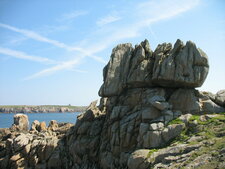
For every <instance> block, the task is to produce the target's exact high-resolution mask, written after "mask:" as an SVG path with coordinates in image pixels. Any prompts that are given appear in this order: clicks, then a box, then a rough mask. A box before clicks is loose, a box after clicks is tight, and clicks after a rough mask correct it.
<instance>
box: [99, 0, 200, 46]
mask: <svg viewBox="0 0 225 169" xmlns="http://www.w3.org/2000/svg"><path fill="white" fill-rule="evenodd" d="M198 4H199V0H189V1H186V0H173V1H171V0H158V1H147V2H142V3H140V4H138V5H137V7H136V8H134V9H132V10H130V11H129V12H130V13H129V14H127V16H129V17H132V19H131V18H124V20H126V19H127V20H128V19H130V20H132V22H129V23H128V24H125V25H118V26H115V25H113V26H112V27H111V28H110V29H112V31H111V32H110V33H107V36H106V37H105V38H103V39H102V42H101V43H100V44H101V45H103V46H105V47H107V46H108V45H110V44H112V43H115V42H120V41H121V40H123V39H128V38H134V37H138V36H140V35H141V34H142V32H143V30H144V29H146V28H150V33H151V34H153V36H155V33H154V32H153V31H152V30H151V25H152V24H154V23H157V22H160V21H163V20H166V19H172V18H174V17H176V16H178V15H181V14H182V13H185V12H187V11H189V10H191V9H193V8H194V7H196V6H197V5H198ZM162 9H163V10H162ZM107 29H108V27H107ZM155 38H157V37H156V36H155Z"/></svg>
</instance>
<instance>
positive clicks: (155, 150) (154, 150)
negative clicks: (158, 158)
mask: <svg viewBox="0 0 225 169" xmlns="http://www.w3.org/2000/svg"><path fill="white" fill-rule="evenodd" d="M158 150H159V149H155V148H154V149H150V150H149V152H148V155H147V158H149V157H151V155H152V154H153V153H154V152H157V151H158Z"/></svg>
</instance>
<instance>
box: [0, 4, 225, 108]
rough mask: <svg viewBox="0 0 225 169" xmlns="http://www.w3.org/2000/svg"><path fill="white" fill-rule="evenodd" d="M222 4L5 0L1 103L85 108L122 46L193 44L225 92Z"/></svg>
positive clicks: (212, 87) (0, 19)
mask: <svg viewBox="0 0 225 169" xmlns="http://www.w3.org/2000/svg"><path fill="white" fill-rule="evenodd" d="M224 11H225V1H224V0H157V1H156V0H149V1H147V0H120V1H113V0H107V1H103V0H99V1H93V0H92V1H91V0H89V1H87V0H86V1H77V0H67V1H63V0H48V1H46V0H38V1H35V0H19V1H18V0H0V37H1V38H0V78H1V83H0V104H1V105H14V104H16V105H20V104H23V105H24V104H27V105H43V104H61V105H62V104H72V105H88V104H89V103H90V102H91V101H93V100H95V99H98V94H97V92H98V90H99V88H100V86H101V84H102V69H103V67H104V66H105V64H106V63H107V62H108V60H109V57H110V54H111V51H112V48H113V47H115V45H117V44H118V43H128V42H130V43H132V44H133V46H134V45H135V44H138V43H140V42H141V41H143V40H144V39H148V40H149V42H150V45H151V48H152V49H153V50H154V49H155V48H156V46H157V44H160V43H163V42H171V43H173V44H174V43H175V41H176V39H178V38H179V39H181V40H183V41H184V42H186V41H187V40H192V41H194V42H195V43H196V45H197V46H198V47H200V48H201V49H203V50H204V51H205V52H206V53H207V55H208V57H209V63H210V70H209V75H208V77H207V79H206V81H205V83H204V85H203V86H202V87H201V88H200V90H206V91H211V92H213V93H216V92H217V91H218V90H220V89H224V88H225V76H224V73H225V67H224V64H225V50H224V47H225V12H224Z"/></svg>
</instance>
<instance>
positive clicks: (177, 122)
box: [167, 118, 184, 125]
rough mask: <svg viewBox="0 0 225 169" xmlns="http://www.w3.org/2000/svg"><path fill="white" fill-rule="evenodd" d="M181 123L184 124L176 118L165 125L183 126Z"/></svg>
mask: <svg viewBox="0 0 225 169" xmlns="http://www.w3.org/2000/svg"><path fill="white" fill-rule="evenodd" d="M183 123H184V122H183V121H182V120H181V119H179V118H176V119H174V120H172V121H170V122H169V123H168V124H167V125H171V124H183Z"/></svg>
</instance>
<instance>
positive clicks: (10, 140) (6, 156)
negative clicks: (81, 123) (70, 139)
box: [0, 114, 73, 169]
mask: <svg viewBox="0 0 225 169" xmlns="http://www.w3.org/2000/svg"><path fill="white" fill-rule="evenodd" d="M24 126H25V127H24ZM72 126H73V125H72V124H70V123H57V122H56V121H55V120H52V121H50V123H49V126H48V127H46V124H45V122H39V121H37V120H35V121H34V122H33V123H32V126H31V129H30V130H28V118H27V115H24V114H16V115H14V124H13V125H12V127H11V128H9V129H7V128H6V129H0V133H1V134H0V140H1V141H0V168H12V169H14V168H15V169H16V168H37V169H38V168H39V169H45V168H57V167H58V166H59V165H58V161H57V160H58V159H59V158H60V156H59V154H60V152H63V146H60V145H61V144H62V143H61V142H62V140H63V137H64V136H65V134H66V133H67V132H68V131H69V129H70V128H71V127H72ZM59 162H60V161H59ZM60 165H61V164H60Z"/></svg>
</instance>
